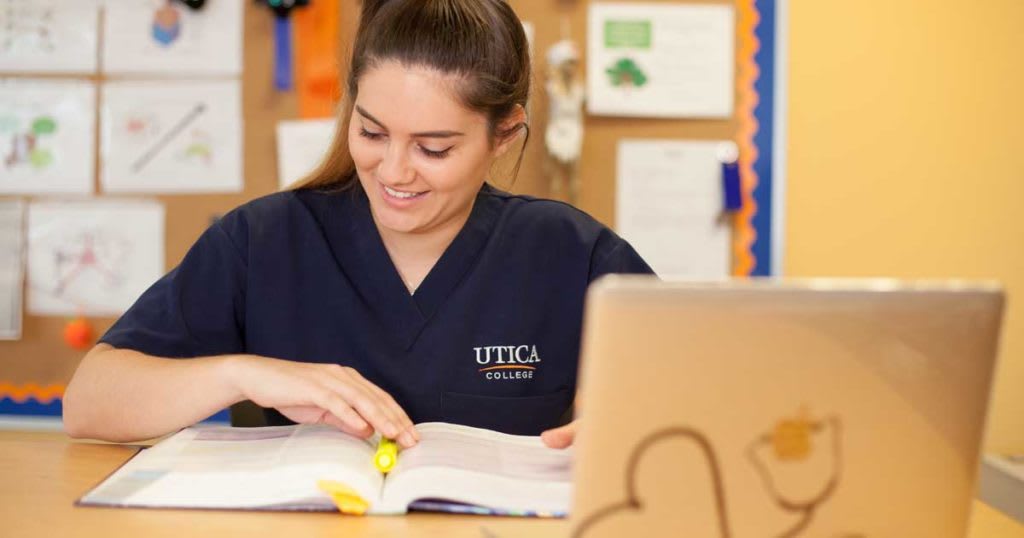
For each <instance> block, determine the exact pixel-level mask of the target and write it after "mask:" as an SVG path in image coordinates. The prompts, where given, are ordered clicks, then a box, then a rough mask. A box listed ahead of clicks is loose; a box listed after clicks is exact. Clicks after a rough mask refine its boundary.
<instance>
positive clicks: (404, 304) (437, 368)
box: [101, 185, 652, 435]
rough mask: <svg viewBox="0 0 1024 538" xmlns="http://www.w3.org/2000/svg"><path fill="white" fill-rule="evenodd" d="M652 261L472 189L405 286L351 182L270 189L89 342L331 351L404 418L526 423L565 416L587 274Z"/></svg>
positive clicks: (568, 217) (571, 223) (562, 212)
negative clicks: (427, 262)
mask: <svg viewBox="0 0 1024 538" xmlns="http://www.w3.org/2000/svg"><path fill="white" fill-rule="evenodd" d="M651 272H652V271H651V269H650V267H648V265H647V264H646V263H644V261H643V260H642V259H641V258H640V256H639V255H638V254H637V253H636V251H634V250H633V248H632V247H631V246H630V245H629V244H628V243H626V241H624V240H623V239H621V238H620V237H618V236H617V235H615V233H613V232H612V231H611V230H609V229H608V228H607V227H605V226H603V225H602V224H600V223H599V222H597V221H596V220H594V219H593V218H591V217H590V216H588V215H587V214H585V213H583V212H582V211H579V210H577V209H575V208H573V207H572V206H569V205H567V204H563V203H561V202H556V201H551V200H541V199H536V198H532V197H529V196H521V195H512V194H508V193H505V192H501V191H499V190H497V189H494V188H493V187H491V186H489V185H484V187H483V188H482V189H481V190H480V193H479V194H478V195H477V199H476V201H475V203H474V205H473V210H472V213H471V214H470V217H469V220H468V221H467V222H466V224H465V226H464V227H463V229H462V230H461V231H460V232H459V234H458V235H457V236H456V237H455V239H454V240H453V242H452V244H451V245H450V246H449V247H448V249H447V250H446V251H445V252H444V254H443V255H442V256H441V258H440V259H439V260H438V262H437V264H436V265H435V266H434V267H433V269H432V270H431V271H430V273H429V274H428V275H427V277H426V278H425V279H424V280H423V282H422V284H420V286H419V288H417V289H416V292H415V293H414V294H411V295H410V293H409V291H408V289H407V288H406V286H405V284H404V283H403V282H402V279H401V277H400V276H399V274H398V271H397V270H396V269H395V266H394V265H393V264H392V262H391V258H390V257H389V256H388V253H387V251H386V250H385V248H384V244H383V242H382V241H381V238H380V234H379V233H378V231H377V228H376V226H375V224H374V222H373V218H372V216H371V214H370V207H369V202H368V200H367V198H366V194H365V193H364V192H363V191H362V189H360V188H354V189H349V190H347V191H335V192H324V191H314V190H301V191H289V192H281V193H276V194H272V195H269V196H266V197H263V198H259V199H256V200H253V201H252V202H249V203H247V204H245V205H243V206H241V207H239V208H237V209H235V210H233V211H231V212H230V213H228V214H227V215H225V216H224V217H223V218H221V219H220V220H219V221H217V222H216V223H215V224H213V225H212V226H210V228H209V229H207V230H206V232H204V233H203V235H202V236H201V237H200V238H199V240H198V241H197V242H196V243H195V245H193V247H192V248H191V249H190V250H189V252H188V254H186V256H185V258H184V259H183V260H182V262H181V265H179V266H178V267H177V268H175V269H174V270H172V271H171V272H170V273H168V274H167V275H166V276H164V277H163V278H161V279H160V280H159V281H157V282H156V283H155V284H154V285H153V286H152V287H150V288H149V289H148V290H147V291H146V292H145V293H143V295H142V296H141V297H139V299H138V300H137V301H136V303H135V304H134V305H133V306H132V307H131V308H130V309H129V310H128V311H127V312H126V313H125V314H124V315H123V316H122V317H121V319H119V320H118V321H117V323H115V324H114V326H113V327H111V329H110V330H109V331H108V332H107V333H106V334H105V335H104V336H103V338H102V339H101V341H102V342H105V343H107V344H110V345H111V346H114V347H117V348H128V349H134V350H137V351H140V352H143V353H146V354H149V355H155V356H160V357H199V356H207V355H221V354H235V353H250V354H256V355H263V356H266V357H274V358H279V359H288V360H294V361H304V362H319V363H337V364H341V365H345V366H350V367H352V368H354V369H356V370H357V371H358V372H359V373H361V374H362V375H363V376H364V377H366V378H367V379H369V380H370V381H371V382H373V383H374V384H376V385H378V386H379V387H381V388H382V389H384V390H385V391H387V392H388V393H389V394H391V395H392V396H393V397H394V398H395V400H397V402H398V403H399V405H401V406H402V408H403V409H404V410H405V411H406V413H408V415H409V417H410V418H411V419H412V420H413V422H417V423H418V422H427V421H445V422H453V423H458V424H466V425H470V426H477V427H483V428H490V429H494V430H498V431H503V432H507V433H515V434H526V435H536V434H539V433H540V432H541V431H543V430H545V429H547V428H551V427H554V426H557V425H560V424H562V423H564V422H565V421H567V420H568V413H567V411H568V410H569V409H570V408H571V405H572V401H573V396H574V394H575V391H576V373H577V362H578V359H579V351H580V332H581V322H582V317H583V297H584V292H585V291H586V288H587V285H588V284H589V283H590V282H591V281H592V280H594V279H595V278H597V277H599V276H601V275H604V274H607V273H651ZM266 414H267V418H268V422H269V423H271V424H283V423H288V421H287V419H285V418H284V417H283V416H282V415H280V414H279V413H277V412H276V411H273V410H268V411H267V413H266Z"/></svg>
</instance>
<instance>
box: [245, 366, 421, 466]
mask: <svg viewBox="0 0 1024 538" xmlns="http://www.w3.org/2000/svg"><path fill="white" fill-rule="evenodd" d="M231 370H232V372H231V373H232V378H233V379H234V380H235V382H236V384H237V388H238V390H239V392H241V394H242V395H243V396H244V397H245V398H246V399H249V400H252V401H253V402H255V403H256V404H257V405H260V406H262V407H273V408H275V409H277V410H278V411H280V412H281V414H282V415H284V416H286V417H288V418H289V419H291V420H293V421H295V422H297V423H300V424H318V423H323V424H330V425H332V426H335V427H336V428H338V429H340V430H342V431H344V432H346V433H350V434H352V435H356V436H359V437H362V438H366V437H369V436H370V435H372V434H373V432H374V430H376V431H378V432H380V434H381V435H383V436H384V437H388V438H391V439H395V440H396V441H398V443H399V444H400V445H402V447H403V448H408V447H410V446H413V445H414V444H416V442H417V441H419V434H418V433H417V432H416V429H415V428H414V427H413V424H412V421H411V420H409V416H408V415H406V414H405V411H403V410H402V408H401V407H399V405H398V404H397V403H396V402H395V400H394V398H392V397H391V396H390V395H389V394H388V393H386V392H384V391H383V390H381V389H380V387H377V386H376V385H374V384H373V383H370V382H369V381H367V380H366V378H364V377H363V376H362V375H360V374H359V372H357V371H355V370H354V369H352V368H349V367H347V366H340V365H338V364H318V363H306V362H294V361H287V360H280V359H271V358H267V357H259V356H255V355H242V356H239V357H237V360H235V361H234V362H233V364H232V365H231Z"/></svg>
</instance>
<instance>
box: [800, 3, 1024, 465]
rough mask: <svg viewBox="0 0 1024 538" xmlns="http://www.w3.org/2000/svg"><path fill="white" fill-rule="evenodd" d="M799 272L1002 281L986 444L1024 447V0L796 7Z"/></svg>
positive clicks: (999, 448) (998, 448)
mask: <svg viewBox="0 0 1024 538" xmlns="http://www.w3.org/2000/svg"><path fill="white" fill-rule="evenodd" d="M789 9H790V19H789V23H790V24H789V25H790V32H789V36H790V54H789V71H790V76H789V84H790V86H789V114H788V121H789V128H788V144H787V146H788V192H787V195H786V206H787V208H786V211H787V212H786V218H787V223H786V231H785V255H784V263H783V271H784V272H785V274H787V275H789V276H816V275H835V276H874V275H885V276H898V277H926V278H933V277H970V278H995V279H998V280H1000V281H1002V282H1003V283H1004V284H1005V286H1006V288H1007V290H1008V293H1009V299H1010V300H1009V304H1008V309H1007V312H1006V318H1005V321H1004V325H1003V340H1002V348H1001V354H1000V362H999V365H998V370H997V376H996V380H995V386H994V395H993V399H992V407H991V408H990V412H989V426H988V438H987V441H986V448H987V449H989V450H996V451H1011V450H1014V451H1024V222H1022V220H1021V218H1022V217H1021V215H1022V214H1024V211H1022V210H1021V207H1020V206H1021V205H1022V204H1024V132H1022V129H1024V30H1022V26H1021V25H1022V24H1024V1H1021V0H985V1H984V2H978V1H976V0H897V1H891V0H860V1H856V2H835V1H831V0H830V1H822V0H790V7H789Z"/></svg>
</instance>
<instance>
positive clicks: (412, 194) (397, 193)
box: [384, 185, 426, 198]
mask: <svg viewBox="0 0 1024 538" xmlns="http://www.w3.org/2000/svg"><path fill="white" fill-rule="evenodd" d="M384 192H386V193H388V195H389V196H394V197H395V198H416V197H417V196H422V195H423V194H426V191H424V192H402V191H396V190H395V189H392V188H391V187H388V186H387V185H385V186H384Z"/></svg>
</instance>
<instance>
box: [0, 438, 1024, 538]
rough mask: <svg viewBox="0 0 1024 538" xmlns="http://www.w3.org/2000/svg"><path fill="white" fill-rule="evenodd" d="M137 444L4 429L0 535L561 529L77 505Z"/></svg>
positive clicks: (989, 521) (1009, 534)
mask: <svg viewBox="0 0 1024 538" xmlns="http://www.w3.org/2000/svg"><path fill="white" fill-rule="evenodd" d="M135 450H136V449H135V448H134V447H129V446H121V445H108V444H97V443H80V442H73V441H71V440H69V439H68V438H67V437H65V436H63V435H61V434H56V433H28V432H25V433H22V432H0V535H3V536H16V537H50V536H76V537H83V538H90V537H102V538H110V537H115V536H131V537H133V538H138V537H146V538H160V537H164V536H167V537H171V538H182V537H185V536H197V535H210V536H218V537H221V536H243V537H246V538H251V537H254V536H288V537H290V536H302V537H316V536H324V537H327V536H330V537H353V536H354V537H371V536H396V535H398V536H438V537H446V538H447V537H452V538H458V537H473V538H492V537H494V538H497V537H521V536H529V537H537V538H545V537H555V536H564V535H565V534H566V533H567V532H568V524H567V522H566V521H561V520H535V519H515V518H493V517H491V518H489V517H479V516H454V515H431V514H413V515H410V516H407V517H365V518H357V517H342V516H339V515H337V514H308V513H307V514H299V513H268V512H262V513H261V512H226V511H198V510H134V509H120V508H78V507H75V506H73V505H72V503H73V502H74V501H75V499H77V498H78V497H80V496H81V495H82V494H83V493H85V492H86V491H88V490H89V489H90V488H92V487H93V486H95V485H96V484H98V483H99V482H100V480H102V479H103V478H104V477H105V476H107V475H108V474H110V473H111V472H113V471H114V469H116V468H117V467H118V466H120V465H121V463H123V462H124V461H125V460H126V459H128V458H129V457H130V456H131V455H132V454H134V453H135ZM969 537H970V538H1024V526H1022V525H1020V524H1018V523H1017V522H1015V521H1014V520H1012V519H1010V518H1008V517H1006V516H1004V515H1003V514H1002V513H1000V512H997V511H996V510H994V509H992V508H989V507H988V506H986V505H985V504H982V503H981V502H975V508H974V521H973V522H972V525H971V531H970V533H969Z"/></svg>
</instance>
